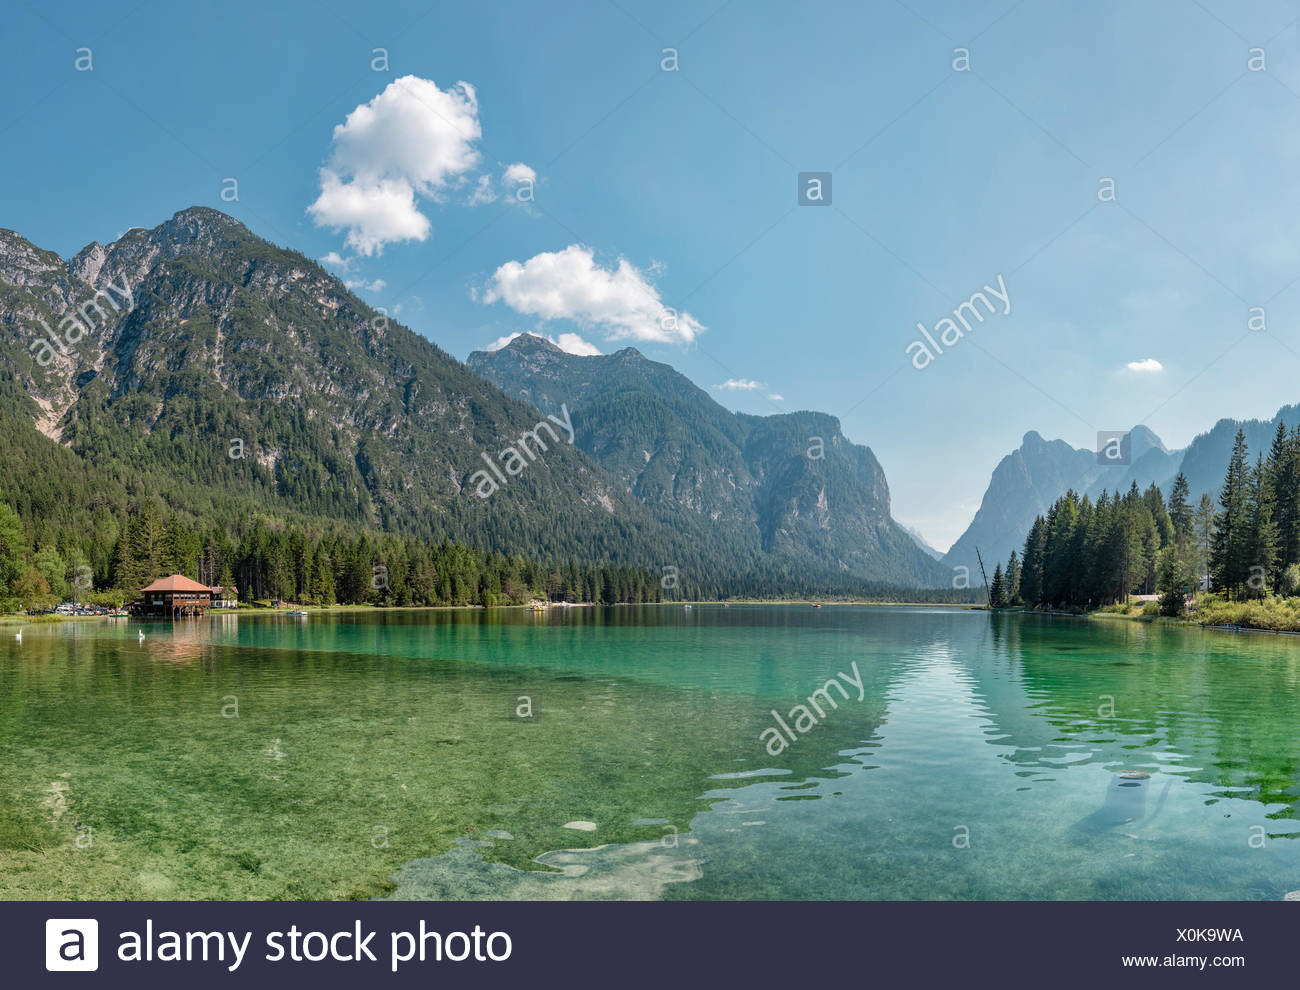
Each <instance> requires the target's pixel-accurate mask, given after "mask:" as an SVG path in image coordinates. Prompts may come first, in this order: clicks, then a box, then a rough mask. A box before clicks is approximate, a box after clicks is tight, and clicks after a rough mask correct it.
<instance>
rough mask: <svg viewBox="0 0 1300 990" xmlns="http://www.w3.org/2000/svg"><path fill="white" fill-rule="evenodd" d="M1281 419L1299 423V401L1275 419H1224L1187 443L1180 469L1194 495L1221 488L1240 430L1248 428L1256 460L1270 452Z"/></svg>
mask: <svg viewBox="0 0 1300 990" xmlns="http://www.w3.org/2000/svg"><path fill="white" fill-rule="evenodd" d="M1279 421H1281V422H1284V423H1286V426H1287V429H1288V430H1290V429H1294V428H1295V427H1296V425H1297V424H1300V405H1294V406H1283V407H1282V408H1281V409H1279V410H1278V411H1277V414H1276V415H1275V416H1273V418H1272V419H1244V420H1238V419H1221V420H1219V421H1218V422H1217V423H1215V424H1214V426H1213V427H1212V428H1211V429H1210V430H1209V432H1207V433H1202V434H1200V435H1199V436H1198V437H1197V438H1196V439H1195V440H1193V441H1192V442H1191V443H1190V444H1188V446H1187V450H1186V452H1185V453H1184V454H1183V458H1182V463H1181V469H1182V471H1183V473H1184V474H1186V475H1187V483H1188V485H1190V486H1191V489H1192V497H1193V498H1200V494H1201V492H1209V493H1210V494H1211V495H1213V494H1215V493H1217V492H1218V490H1219V486H1220V485H1222V484H1223V475H1224V472H1225V471H1226V470H1227V468H1228V457H1229V455H1230V454H1231V452H1232V441H1233V439H1234V438H1235V437H1236V435H1237V430H1239V429H1242V430H1245V431H1246V444H1247V446H1249V448H1250V460H1251V463H1252V464H1253V463H1254V461H1255V456H1256V455H1257V454H1264V455H1265V456H1267V455H1268V449H1269V447H1270V446H1272V443H1273V434H1274V432H1275V431H1276V430H1277V424H1278V422H1279Z"/></svg>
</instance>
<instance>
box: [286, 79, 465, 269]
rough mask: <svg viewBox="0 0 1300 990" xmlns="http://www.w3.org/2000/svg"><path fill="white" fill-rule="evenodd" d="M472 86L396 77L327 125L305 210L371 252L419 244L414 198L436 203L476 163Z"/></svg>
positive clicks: (420, 223)
mask: <svg viewBox="0 0 1300 990" xmlns="http://www.w3.org/2000/svg"><path fill="white" fill-rule="evenodd" d="M481 137H482V129H481V127H480V125H479V120H478V97H477V95H476V93H475V91H474V87H473V86H471V85H470V84H469V83H467V82H458V83H456V84H455V85H454V86H451V87H449V88H448V89H446V90H441V89H439V88H438V87H437V85H436V84H434V83H433V82H430V81H429V80H428V79H421V78H419V77H418V76H403V77H402V78H400V79H396V80H394V81H393V82H392V83H390V84H389V85H388V86H387V88H385V89H384V91H383V92H382V93H380V94H379V95H378V96H376V97H375V98H374V99H372V100H371V101H370V102H369V103H363V104H361V105H360V106H358V107H357V108H356V109H355V110H353V111H352V112H351V113H350V114H348V115H347V118H346V119H345V120H344V122H343V123H342V124H339V125H338V126H336V127H335V128H334V141H333V148H332V150H331V153H330V158H329V161H328V162H327V163H326V165H325V167H324V168H322V169H321V173H320V186H321V191H320V195H319V196H318V197H317V199H316V201H315V202H314V203H312V204H311V206H309V207H308V208H307V212H308V213H309V214H310V215H311V217H312V219H313V220H314V221H315V222H316V224H317V225H318V226H322V227H330V228H333V229H335V230H346V231H347V238H346V241H345V243H346V244H347V246H348V247H349V248H351V249H353V250H355V251H357V252H358V253H359V254H363V255H372V254H376V253H379V252H381V251H382V250H383V248H384V245H385V244H390V243H393V242H395V241H406V240H416V241H423V240H424V239H425V238H427V237H428V236H429V231H430V229H431V225H430V223H429V220H428V218H427V217H426V216H425V215H424V214H423V213H421V212H420V210H419V208H418V206H417V196H418V197H422V198H426V199H432V200H435V201H436V200H437V199H439V198H440V197H441V196H442V195H443V194H444V193H445V191H446V189H447V188H448V187H449V186H450V185H451V184H452V183H454V182H456V181H457V180H459V179H461V177H462V176H464V175H465V173H467V172H469V171H471V170H472V169H474V168H475V167H476V166H477V165H478V163H479V153H478V151H477V150H476V148H475V144H476V142H478V140H479V139H480V138H481Z"/></svg>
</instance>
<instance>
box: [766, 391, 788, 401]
mask: <svg viewBox="0 0 1300 990" xmlns="http://www.w3.org/2000/svg"><path fill="white" fill-rule="evenodd" d="M767 399H768V401H769V402H784V401H785V396H784V395H778V394H777V393H776V392H773V393H772V394H771V395H769V396H768V397H767Z"/></svg>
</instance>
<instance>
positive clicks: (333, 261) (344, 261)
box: [320, 251, 356, 272]
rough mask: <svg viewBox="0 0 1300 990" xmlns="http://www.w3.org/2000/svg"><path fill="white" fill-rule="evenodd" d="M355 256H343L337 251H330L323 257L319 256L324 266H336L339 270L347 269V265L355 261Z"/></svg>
mask: <svg viewBox="0 0 1300 990" xmlns="http://www.w3.org/2000/svg"><path fill="white" fill-rule="evenodd" d="M355 260H356V259H355V258H344V257H341V256H340V255H339V253H338V252H337V251H331V252H330V253H329V254H327V255H325V257H323V258H321V260H320V263H321V264H322V265H324V266H325V267H326V268H337V269H338V270H339V271H343V272H345V271H347V270H348V265H350V264H352V262H353V261H355Z"/></svg>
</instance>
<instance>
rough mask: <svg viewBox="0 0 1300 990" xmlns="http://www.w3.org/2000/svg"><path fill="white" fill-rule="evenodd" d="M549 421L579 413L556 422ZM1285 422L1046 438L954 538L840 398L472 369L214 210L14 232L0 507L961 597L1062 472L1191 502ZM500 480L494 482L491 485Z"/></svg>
mask: <svg viewBox="0 0 1300 990" xmlns="http://www.w3.org/2000/svg"><path fill="white" fill-rule="evenodd" d="M547 417H554V422H557V423H558V422H563V423H564V424H565V429H562V430H559V431H558V432H557V431H555V430H551V431H549V433H547V432H543V430H542V427H541V424H542V423H544V422H551V420H548V419H547ZM1279 420H1285V421H1286V422H1287V423H1288V424H1290V425H1294V424H1295V423H1296V422H1297V421H1300V407H1294V406H1289V407H1286V408H1284V409H1282V410H1280V411H1279V412H1278V414H1277V415H1276V416H1275V417H1273V419H1272V420H1270V421H1251V422H1247V423H1238V422H1237V421H1234V420H1227V419H1225V420H1221V421H1220V422H1219V423H1217V424H1216V425H1215V426H1214V427H1213V429H1211V430H1210V431H1208V432H1207V433H1205V434H1202V435H1201V436H1198V437H1197V438H1196V439H1195V440H1193V441H1192V443H1191V444H1190V445H1189V446H1188V447H1186V448H1185V449H1183V450H1169V449H1168V448H1166V447H1165V445H1164V444H1163V443H1162V442H1161V441H1160V439H1159V437H1157V436H1156V435H1155V434H1154V433H1152V432H1151V431H1150V430H1149V429H1147V428H1146V427H1144V426H1137V427H1134V428H1133V430H1132V431H1130V433H1129V435H1128V437H1127V441H1126V443H1127V446H1126V457H1125V461H1126V463H1123V464H1109V463H1098V457H1097V455H1096V453H1094V452H1093V451H1091V450H1086V449H1078V448H1074V447H1072V446H1070V445H1069V444H1067V443H1065V442H1064V441H1061V440H1053V441H1048V440H1045V439H1043V438H1042V437H1041V436H1040V435H1039V434H1038V433H1036V432H1033V431H1030V432H1028V433H1026V434H1025V436H1024V439H1023V441H1022V443H1021V445H1020V447H1019V448H1018V449H1017V450H1015V451H1013V452H1012V453H1010V454H1008V455H1007V456H1006V457H1004V458H1003V459H1002V461H1001V462H1000V463H999V464H998V465H997V467H996V468H995V469H994V471H993V474H992V477H991V479H990V482H989V486H988V489H987V490H986V492H985V494H984V498H983V501H982V503H981V505H980V508H979V511H978V512H977V513H976V515H975V517H974V519H973V520H972V522H971V524H970V526H969V527H968V529H967V530H966V532H965V533H964V534H963V535H962V536H961V538H960V539H958V540H957V542H956V543H954V544H953V546H952V547H951V548H950V549H949V550H948V552H947V553H946V554H943V555H940V554H939V553H938V551H935V550H934V549H933V548H931V547H929V546H928V545H927V544H926V543H925V541H924V539H923V538H921V536H920V534H918V533H916V532H914V531H909V530H908V529H906V528H905V527H903V526H902V525H900V524H899V523H898V522H896V521H895V520H894V519H893V517H892V512H891V505H890V494H889V486H888V483H887V481H886V478H885V474H884V471H883V470H882V469H881V466H880V464H879V462H878V461H877V460H876V458H875V455H874V454H873V453H872V451H871V450H870V448H868V447H865V446H862V445H859V444H856V443H853V442H851V441H849V440H848V439H847V438H846V437H845V436H844V434H843V432H842V430H841V428H840V424H839V421H838V420H836V419H835V418H834V417H832V416H829V415H826V414H824V413H819V412H811V411H801V412H791V413H786V414H779V415H770V416H753V415H747V414H743V413H737V412H732V411H730V410H728V409H726V408H724V407H723V406H721V405H720V404H719V403H717V402H716V401H714V399H713V398H712V397H711V396H710V395H709V394H708V393H707V392H705V391H704V390H703V389H701V388H699V387H697V386H696V385H695V384H694V383H692V382H691V381H690V380H689V379H687V378H686V377H685V376H683V375H682V374H680V373H679V372H677V371H675V370H674V369H673V368H671V367H670V366H668V365H666V364H662V363H659V362H656V361H652V360H649V359H648V358H646V357H645V356H644V355H643V354H641V353H640V352H639V351H637V350H636V349H635V348H631V347H627V348H624V349H622V350H619V351H617V352H615V353H613V354H607V355H591V356H578V355H573V354H570V353H567V352H565V351H563V350H561V349H560V348H559V347H557V346H555V345H554V344H552V343H550V342H549V341H547V340H545V339H543V338H541V337H538V336H534V335H530V334H522V335H519V336H516V337H515V338H514V339H513V340H512V341H511V342H510V343H509V344H507V345H506V346H505V347H503V348H500V349H499V350H496V351H492V352H487V351H479V352H475V353H474V354H472V355H471V356H470V357H469V359H468V362H467V363H461V362H460V361H457V360H456V359H455V358H453V357H451V356H450V355H449V354H447V353H446V352H444V351H442V350H441V349H440V348H438V347H437V346H436V345H435V344H433V343H431V342H430V341H429V340H428V339H426V338H425V337H423V336H422V335H420V334H418V333H415V332H414V331H412V330H410V329H408V328H407V327H404V326H402V325H400V324H398V323H397V322H396V321H394V320H392V319H391V318H389V317H388V316H386V315H385V314H384V313H382V312H380V311H378V310H375V309H373V308H372V307H370V306H369V305H367V304H366V303H365V302H364V301H362V300H361V299H359V298H357V297H356V296H354V295H353V294H352V293H351V292H350V291H348V289H347V288H346V287H345V286H344V284H343V283H342V282H341V281H340V280H339V279H338V278H336V277H335V276H334V275H332V274H330V273H329V272H327V271H326V270H325V269H323V268H322V267H321V266H320V265H318V264H317V263H316V262H314V261H312V260H311V259H309V258H306V257H305V256H303V255H301V254H299V253H298V252H296V251H292V250H288V249H285V248H281V247H277V246H276V245H273V244H271V243H269V242H267V241H265V240H263V239H261V238H259V237H257V236H256V235H254V234H253V233H252V232H250V231H249V230H248V229H247V228H245V227H244V226H243V225H242V224H241V223H239V222H238V221H236V220H234V219H232V218H231V217H229V216H226V215H225V214H223V213H220V212H219V211H216V210H212V209H208V208H205V207H192V208H190V209H187V210H182V211H181V212H179V213H177V214H176V215H175V216H173V217H172V218H171V219H170V220H167V221H166V222H164V223H162V224H160V225H158V226H156V227H154V228H152V229H144V228H132V229H131V230H129V231H127V233H125V234H124V235H122V236H121V237H120V238H118V239H117V240H116V241H114V242H113V243H111V244H107V245H101V244H98V243H92V244H90V245H88V246H87V247H85V248H84V249H82V250H81V251H80V252H78V253H77V254H76V255H75V256H74V257H73V258H71V259H70V260H65V259H63V258H61V257H60V256H59V255H58V254H56V253H54V252H52V251H47V250H43V249H41V248H40V247H38V246H36V245H34V244H32V243H31V242H30V241H28V240H26V239H25V238H23V237H22V236H21V235H19V234H18V233H16V232H14V231H9V230H3V229H0V430H2V431H3V436H4V437H5V448H6V450H5V454H6V457H5V466H6V471H5V472H3V474H0V501H4V502H6V503H8V504H10V505H11V506H12V507H14V508H15V509H16V510H17V511H18V513H19V516H20V517H21V518H22V519H23V520H24V524H25V525H26V526H27V528H28V530H29V533H28V535H29V539H30V542H31V545H33V546H40V545H45V544H46V543H56V542H58V540H59V539H60V537H61V535H62V534H72V535H73V537H75V540H76V542H77V544H78V545H79V546H80V547H82V548H86V550H87V552H88V554H89V557H90V562H91V564H92V566H93V567H94V569H95V571H96V573H97V574H101V573H106V572H107V571H108V570H109V564H110V561H109V557H110V555H111V553H112V547H113V545H114V542H115V540H116V537H117V533H118V529H119V527H120V526H121V523H122V520H123V519H124V518H125V514H126V511H127V508H128V506H130V505H131V504H134V503H136V502H138V501H139V500H140V499H145V498H155V499H161V500H163V501H165V502H166V503H168V504H169V505H170V507H171V508H172V510H173V511H175V512H177V513H180V514H181V515H182V516H183V517H184V518H186V519H188V520H190V521H192V522H199V521H203V520H209V521H210V520H213V519H218V520H222V521H223V523H224V522H227V521H228V522H230V523H231V524H233V525H242V524H243V523H244V522H247V521H248V520H251V519H254V518H268V517H269V518H272V519H275V520H279V521H280V522H281V523H289V522H292V523H296V524H303V525H308V526H311V527H316V528H318V529H321V528H328V527H336V528H337V527H344V528H347V529H350V530H354V531H355V530H366V531H385V532H393V533H398V534H401V535H404V536H412V537H419V538H423V539H429V540H451V541H456V542H462V543H468V544H472V545H474V546H478V547H480V548H482V549H484V550H486V551H489V552H497V553H506V554H517V555H524V556H528V557H530V558H533V559H538V560H575V561H579V562H585V563H602V564H603V563H613V564H620V565H621V564H626V565H632V566H637V567H641V568H645V569H647V570H652V571H661V570H662V571H667V569H669V568H672V569H673V573H674V574H675V575H680V580H681V582H682V585H683V586H684V589H685V590H688V591H689V592H690V593H694V594H697V595H700V596H712V595H722V594H741V593H773V590H774V589H780V588H786V589H793V588H795V587H813V586H815V587H817V588H818V589H827V590H830V589H837V588H838V589H843V590H844V591H845V592H847V593H854V592H856V593H858V594H862V593H870V592H871V591H872V590H873V589H874V590H879V589H884V588H904V587H911V588H950V587H951V583H952V573H953V568H956V567H961V566H966V567H970V568H972V573H974V567H975V563H976V562H975V548H976V547H978V548H979V549H980V552H981V553H982V554H983V556H984V560H985V562H986V564H987V566H988V567H989V568H990V569H991V568H992V566H993V562H994V561H998V560H1005V559H1006V557H1007V555H1008V554H1009V553H1010V551H1011V550H1012V549H1019V548H1020V547H1021V546H1022V544H1023V541H1024V538H1025V535H1026V533H1027V532H1028V529H1029V527H1030V525H1031V524H1032V522H1033V520H1034V518H1035V516H1037V515H1038V514H1039V513H1042V512H1045V511H1046V510H1047V508H1048V507H1049V506H1050V505H1051V504H1052V502H1053V501H1055V499H1056V498H1058V497H1059V496H1060V495H1062V494H1063V493H1064V492H1065V491H1066V490H1067V489H1070V488H1073V489H1075V490H1076V491H1080V492H1084V493H1087V494H1090V495H1093V496H1094V497H1095V496H1096V495H1097V494H1098V493H1100V492H1101V491H1102V490H1103V489H1126V488H1128V487H1129V485H1130V484H1132V483H1134V482H1136V483H1137V484H1138V486H1139V487H1141V488H1145V487H1146V486H1147V485H1149V484H1152V483H1154V484H1156V485H1159V486H1160V487H1161V488H1163V489H1165V490H1166V491H1167V490H1168V486H1169V484H1170V483H1171V482H1172V480H1173V478H1174V476H1175V475H1176V474H1177V472H1178V471H1179V470H1183V471H1184V472H1186V474H1187V476H1188V479H1189V481H1190V483H1191V489H1192V493H1193V497H1194V498H1195V497H1198V496H1199V494H1200V493H1201V492H1213V491H1214V490H1216V489H1217V487H1218V485H1219V483H1220V481H1221V479H1222V476H1223V471H1224V468H1225V466H1226V464H1227V460H1228V452H1229V450H1230V448H1231V444H1232V438H1233V436H1234V435H1235V433H1236V431H1237V429H1238V428H1239V427H1240V428H1244V429H1245V430H1246V434H1247V440H1248V442H1249V444H1250V446H1251V449H1252V451H1256V452H1257V451H1260V450H1262V449H1263V448H1264V447H1266V445H1267V444H1268V443H1269V442H1270V440H1271V435H1272V432H1273V429H1274V428H1275V427H1276V424H1277V423H1278V421H1279ZM570 426H571V428H572V435H571V440H572V442H571V443H570V436H569V435H568V427H570ZM541 437H547V438H548V442H547V443H546V445H545V446H544V447H542V448H541V449H538V445H537V443H536V440H537V439H538V438H541ZM529 444H531V447H530V446H528V445H529ZM520 446H523V448H524V450H525V451H526V452H527V453H528V455H529V456H527V457H524V458H519V457H518V455H517V448H518V447H520ZM510 451H516V460H515V461H514V462H513V463H511V462H508V461H506V460H504V459H505V457H506V455H507V453H509V452H510ZM502 463H505V464H506V467H505V469H503V468H502V467H501V464H502ZM485 472H491V474H492V475H493V477H494V478H499V480H500V484H496V483H493V484H492V485H491V486H488V487H490V488H491V489H492V490H491V491H490V492H489V493H487V497H480V496H482V495H483V494H484V492H485V486H484V485H483V484H481V483H477V479H480V478H482V477H485V476H486V475H485ZM507 472H508V473H507ZM940 556H941V557H942V559H936V558H939V557H940Z"/></svg>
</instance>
